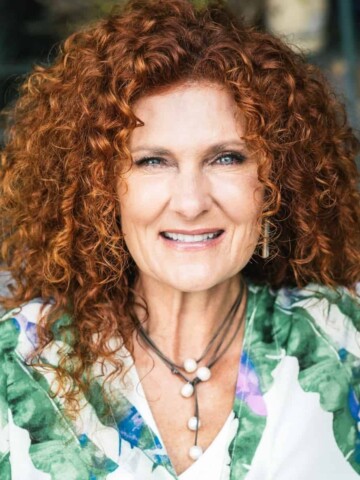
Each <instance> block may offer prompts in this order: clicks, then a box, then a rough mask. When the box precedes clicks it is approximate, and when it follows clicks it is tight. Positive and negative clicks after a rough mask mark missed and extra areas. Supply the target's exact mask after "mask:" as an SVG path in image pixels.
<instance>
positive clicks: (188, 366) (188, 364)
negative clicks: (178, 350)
mask: <svg viewBox="0 0 360 480" xmlns="http://www.w3.org/2000/svg"><path fill="white" fill-rule="evenodd" d="M196 369H197V363H196V360H194V359H193V358H187V359H186V360H185V361H184V370H185V371H186V372H188V373H193V372H195V370H196Z"/></svg>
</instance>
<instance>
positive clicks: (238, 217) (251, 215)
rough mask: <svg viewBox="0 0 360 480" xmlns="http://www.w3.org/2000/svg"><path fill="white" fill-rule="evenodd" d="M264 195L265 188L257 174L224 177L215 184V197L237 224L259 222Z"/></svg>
mask: <svg viewBox="0 0 360 480" xmlns="http://www.w3.org/2000/svg"><path fill="white" fill-rule="evenodd" d="M218 180H219V179H218ZM263 197H264V188H263V186H262V185H261V184H260V183H259V181H258V178H257V175H256V174H247V175H246V174H245V175H239V176H237V177H232V178H230V177H229V178H223V179H222V182H219V181H217V182H216V184H214V198H216V201H217V203H219V204H220V205H221V206H222V209H223V210H224V211H225V212H226V213H227V215H228V217H229V218H230V219H231V220H232V221H233V223H234V224H236V225H248V226H251V227H252V226H253V225H256V224H257V220H258V216H259V214H260V212H261V208H262V204H263Z"/></svg>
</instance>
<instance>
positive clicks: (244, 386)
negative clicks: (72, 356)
mask: <svg viewBox="0 0 360 480" xmlns="http://www.w3.org/2000/svg"><path fill="white" fill-rule="evenodd" d="M248 286H249V295H248V303H247V309H246V325H245V335H244V341H243V346H242V354H241V361H240V365H239V370H238V378H237V384H236V391H235V395H234V403H233V410H232V412H231V414H230V416H229V418H228V421H227V423H226V428H225V426H224V427H223V429H222V431H221V435H222V443H221V444H222V445H225V447H226V451H224V452H223V454H222V456H221V458H220V470H219V474H216V475H218V476H217V478H216V480H304V479H306V480H355V479H358V478H360V405H359V398H360V304H359V301H358V300H357V299H355V298H354V296H352V295H350V294H349V292H348V291H347V290H346V289H338V290H337V291H334V290H330V289H328V288H326V287H323V286H320V285H315V284H310V285H308V286H307V287H306V288H304V289H297V288H292V289H285V288H282V289H279V290H272V289H270V288H269V287H266V286H256V285H253V284H251V283H249V285H248ZM42 304H43V302H42V300H41V299H34V300H33V301H31V302H29V303H27V304H25V305H23V306H22V307H20V308H17V309H15V310H13V311H9V312H7V313H6V314H5V315H4V317H3V318H2V320H1V321H0V479H1V480H10V479H12V480H45V479H46V480H48V479H53V480H60V479H61V480H102V479H107V480H108V479H109V480H137V479H138V480H172V479H176V478H180V479H184V480H187V479H190V478H193V477H192V476H191V475H190V472H191V469H192V468H193V466H192V467H190V468H189V475H187V471H185V472H184V474H181V475H180V476H179V477H177V476H176V474H175V472H174V469H173V466H172V464H171V461H170V459H169V457H168V456H167V453H166V450H165V448H164V445H163V444H162V440H161V436H160V434H159V432H158V431H157V428H156V425H155V424H154V422H153V419H152V417H151V412H150V410H149V406H148V405H146V404H144V401H145V400H144V399H143V400H142V403H141V400H139V397H137V396H136V395H135V391H136V388H134V381H133V380H134V378H135V377H134V375H135V376H136V372H134V371H133V374H129V378H128V380H127V377H125V379H124V380H121V379H119V378H116V377H115V378H114V379H113V380H111V382H108V383H106V385H105V388H106V392H107V394H108V395H107V396H108V402H107V404H106V405H105V404H104V400H103V395H102V392H101V386H102V384H101V381H102V380H101V379H102V378H103V374H104V372H103V370H101V365H100V364H96V365H95V366H94V375H95V377H96V379H97V381H96V382H93V383H92V386H91V388H90V390H89V391H88V393H87V394H86V397H85V396H84V397H82V398H81V399H80V402H81V410H80V412H79V414H78V415H77V416H76V418H70V417H69V416H67V414H66V413H65V409H64V405H63V402H62V398H61V397H60V396H54V395H51V389H52V388H54V386H53V380H54V374H53V372H52V371H51V370H49V369H45V368H43V367H40V366H38V367H34V366H29V365H28V364H27V362H26V361H25V359H26V358H27V356H28V355H29V353H31V351H32V350H33V349H34V347H35V346H36V343H37V334H36V323H37V321H38V318H39V314H40V307H41V306H42ZM70 322H71V319H70V318H69V317H68V316H63V317H61V318H60V319H59V320H58V322H57V323H56V325H55V329H54V334H55V339H54V341H53V342H52V343H51V345H49V346H48V347H47V348H46V350H45V351H44V352H43V359H44V361H45V362H47V363H51V364H52V365H56V364H57V362H58V358H59V351H61V352H62V354H64V352H66V351H67V350H69V349H70V348H71V347H70V346H69V345H68V344H67V342H66V335H64V334H61V333H60V332H64V329H60V328H58V327H59V326H66V325H68V324H69V323H70ZM65 330H66V329H65ZM119 354H120V355H122V356H123V358H124V361H125V363H126V362H130V363H129V365H131V358H129V356H128V355H127V353H126V352H125V351H124V350H122V352H120V353H119ZM109 368H110V367H109ZM130 371H131V368H130ZM105 373H106V372H105ZM135 383H136V381H135ZM135 387H136V385H135ZM219 435H220V434H219ZM219 438H220V437H219ZM217 440H218V439H217V438H216V439H215V440H214V442H213V444H212V445H210V447H209V448H208V450H209V451H210V450H211V449H213V451H216V452H217V454H221V451H219V450H216V449H215V445H216V442H217ZM219 442H220V440H219ZM206 455H207V451H205V453H204V456H203V460H201V459H202V457H201V458H200V460H198V462H200V461H202V462H203V463H204V465H205V470H206V465H209V477H207V476H206V475H196V476H195V475H194V478H197V480H201V479H202V478H204V479H205V478H210V475H211V473H213V471H210V470H212V468H211V458H213V457H214V455H212V456H210V455H208V456H206ZM206 458H207V459H208V460H207V461H206V462H205V459H206ZM196 463H197V462H196ZM202 471H204V470H202ZM195 472H196V469H195V467H194V474H195ZM211 478H215V477H214V475H213V477H211Z"/></svg>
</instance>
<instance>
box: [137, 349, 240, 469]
mask: <svg viewBox="0 0 360 480" xmlns="http://www.w3.org/2000/svg"><path fill="white" fill-rule="evenodd" d="M149 367H150V368H149ZM136 369H137V372H138V375H139V377H140V380H141V385H142V388H143V391H144V394H145V396H146V400H147V402H148V404H149V407H150V409H151V414H152V416H153V418H154V421H155V423H156V426H157V429H158V431H159V433H160V436H161V438H162V441H163V444H164V446H165V448H166V451H167V454H168V456H169V458H170V460H171V462H172V465H173V466H174V468H175V471H176V473H177V474H180V473H182V472H184V471H185V470H186V469H187V468H189V467H190V466H191V465H192V464H193V462H194V460H192V459H191V458H190V456H189V450H190V448H191V447H192V446H194V444H195V431H194V430H191V429H190V428H189V426H188V422H189V419H190V418H191V417H193V416H195V413H196V402H195V394H194V395H192V396H191V397H189V398H184V397H183V396H182V395H181V393H180V391H181V388H182V387H183V385H184V384H185V381H184V380H183V379H181V378H179V377H178V376H177V375H174V374H172V373H171V372H170V370H169V369H168V368H167V367H166V366H165V365H164V364H163V363H162V362H160V361H157V359H156V358H152V362H151V366H150V365H149V362H148V361H147V359H146V358H142V357H138V358H137V361H136ZM237 373H238V358H237V357H236V356H235V355H229V356H228V357H226V358H224V360H223V362H222V363H221V365H220V364H219V365H215V366H214V367H213V369H212V376H211V379H210V380H208V381H207V382H201V383H199V384H198V385H197V387H196V395H197V400H198V401H197V405H198V411H199V418H200V428H199V430H198V439H197V445H199V446H200V447H201V448H202V450H203V451H205V450H206V449H207V448H208V447H209V446H210V444H211V443H212V442H213V441H214V439H215V437H216V436H217V435H218V433H219V432H220V430H221V428H222V427H223V425H224V424H225V422H226V420H227V418H228V417H229V413H230V412H231V410H232V407H233V402H234V395H235V385H236V380H237ZM189 376H191V375H189Z"/></svg>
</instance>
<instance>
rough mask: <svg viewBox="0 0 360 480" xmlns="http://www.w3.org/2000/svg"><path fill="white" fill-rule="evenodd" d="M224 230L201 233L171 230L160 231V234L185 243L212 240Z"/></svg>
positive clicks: (168, 238)
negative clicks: (174, 231) (192, 233)
mask: <svg viewBox="0 0 360 480" xmlns="http://www.w3.org/2000/svg"><path fill="white" fill-rule="evenodd" d="M223 232H224V230H217V231H213V232H208V233H203V234H196V235H190V234H184V233H173V232H160V235H161V236H162V237H164V238H166V239H167V240H172V241H173V242H185V243H197V242H198V243H201V242H208V241H211V240H214V239H215V238H218V237H220V235H221V234H222V233H223Z"/></svg>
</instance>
